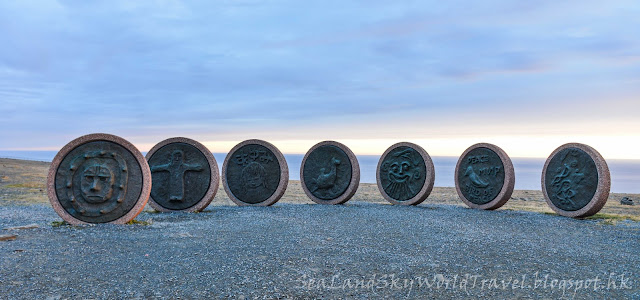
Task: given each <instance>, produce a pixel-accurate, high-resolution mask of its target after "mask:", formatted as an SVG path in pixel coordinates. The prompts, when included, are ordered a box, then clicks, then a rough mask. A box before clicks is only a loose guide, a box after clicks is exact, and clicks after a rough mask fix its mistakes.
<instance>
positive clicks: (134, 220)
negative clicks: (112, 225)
mask: <svg viewBox="0 0 640 300" xmlns="http://www.w3.org/2000/svg"><path fill="white" fill-rule="evenodd" d="M126 224H127V225H143V226H147V225H151V224H153V222H152V221H151V219H149V220H147V221H138V220H136V219H133V220H131V221H129V222H127V223H126Z"/></svg>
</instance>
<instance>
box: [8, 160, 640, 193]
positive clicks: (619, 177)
mask: <svg viewBox="0 0 640 300" xmlns="http://www.w3.org/2000/svg"><path fill="white" fill-rule="evenodd" d="M57 153H58V151H46V150H40V151H38V150H36V151H2V150H0V158H8V159H19V160H30V161H41V162H51V161H52V160H53V158H54V157H55V155H56V154H57ZM142 153H143V155H146V152H142ZM212 153H213V155H214V157H215V158H216V161H217V162H218V168H219V169H220V170H221V168H222V163H223V161H224V159H225V157H226V156H227V153H219V152H212ZM283 155H284V157H285V159H286V161H287V165H288V167H289V171H290V172H289V179H290V180H299V179H300V178H299V177H300V172H299V171H295V170H299V169H300V166H301V164H302V160H303V158H304V154H288V153H284V154H283ZM380 156H381V155H359V154H356V157H357V158H358V163H359V164H360V182H361V183H376V168H377V165H378V160H379V159H380ZM458 158H459V157H457V156H431V159H432V160H433V164H434V167H435V171H436V176H435V183H434V185H435V186H437V187H455V183H454V174H455V166H456V163H457V161H458ZM511 161H512V162H513V165H514V169H515V173H516V183H515V189H517V190H541V183H540V177H541V174H542V169H543V167H544V162H545V161H546V158H535V157H511ZM606 161H607V164H608V166H609V169H610V172H611V192H614V193H633V194H638V193H640V184H639V183H640V159H607V160H606Z"/></svg>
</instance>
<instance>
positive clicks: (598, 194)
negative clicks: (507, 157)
mask: <svg viewBox="0 0 640 300" xmlns="http://www.w3.org/2000/svg"><path fill="white" fill-rule="evenodd" d="M568 148H577V149H580V150H582V151H584V152H585V153H586V154H587V155H589V157H590V158H591V159H592V160H593V162H594V163H595V166H596V171H597V173H598V182H597V187H596V190H595V193H594V195H593V197H592V198H591V199H590V200H589V202H588V203H587V204H586V205H585V206H584V207H582V208H581V209H578V210H575V211H569V210H564V209H562V208H559V207H558V206H556V205H555V204H554V203H553V202H552V201H551V199H550V197H549V194H548V191H547V185H546V184H545V182H546V175H547V169H548V168H549V164H550V163H551V160H552V159H553V158H554V157H555V156H556V155H557V154H558V153H560V151H562V150H565V149H568ZM541 184H542V195H543V196H544V200H545V201H546V202H547V205H549V207H551V209H552V210H553V211H554V212H556V213H557V214H558V215H561V216H565V217H570V218H584V217H588V216H592V215H594V214H596V213H598V212H599V211H600V210H601V209H602V207H604V205H605V204H606V203H607V200H608V198H609V193H610V192H611V174H610V172H609V166H608V165H607V162H606V161H605V159H604V157H602V155H601V154H600V153H599V152H598V151H597V150H596V149H594V148H593V147H591V146H589V145H585V144H581V143H567V144H564V145H562V146H560V147H558V148H556V149H555V150H554V151H553V152H552V153H551V154H550V155H549V157H548V158H547V160H546V161H545V163H544V168H543V169H542V179H541Z"/></svg>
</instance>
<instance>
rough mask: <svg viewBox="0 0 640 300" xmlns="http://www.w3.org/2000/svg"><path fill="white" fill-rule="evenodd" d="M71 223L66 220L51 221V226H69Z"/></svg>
mask: <svg viewBox="0 0 640 300" xmlns="http://www.w3.org/2000/svg"><path fill="white" fill-rule="evenodd" d="M68 225H69V223H67V222H65V221H53V222H51V227H61V226H68Z"/></svg>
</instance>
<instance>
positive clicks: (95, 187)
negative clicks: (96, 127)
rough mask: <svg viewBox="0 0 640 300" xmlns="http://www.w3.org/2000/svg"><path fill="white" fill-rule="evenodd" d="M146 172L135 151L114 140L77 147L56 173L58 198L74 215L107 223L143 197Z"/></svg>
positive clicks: (67, 210) (132, 206) (66, 209)
mask: <svg viewBox="0 0 640 300" xmlns="http://www.w3.org/2000/svg"><path fill="white" fill-rule="evenodd" d="M142 185H143V174H142V169H141V167H140V165H139V164H138V161H137V160H136V158H135V157H134V155H133V154H132V153H131V152H129V150H127V149H125V148H124V147H122V146H121V145H119V144H117V143H114V142H111V141H92V142H88V143H85V144H82V145H79V146H77V147H75V148H74V149H73V150H71V151H70V152H69V153H68V154H67V155H66V156H65V157H64V158H63V159H62V161H61V163H60V165H59V166H58V169H57V170H56V175H55V189H56V196H57V198H58V201H59V202H60V204H61V206H62V207H63V208H64V210H65V211H66V212H67V213H69V214H70V215H71V216H73V217H74V218H76V219H78V220H81V221H84V222H88V223H106V222H111V221H114V220H116V219H118V218H120V217H122V216H124V215H126V214H127V213H128V212H129V211H130V210H131V209H133V208H134V206H135V205H136V203H137V202H138V199H139V198H140V195H141V192H142Z"/></svg>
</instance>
